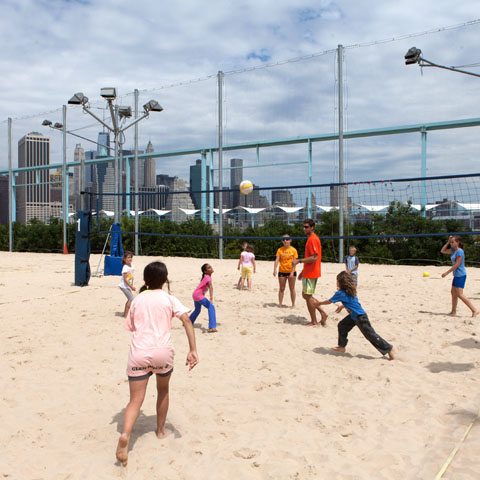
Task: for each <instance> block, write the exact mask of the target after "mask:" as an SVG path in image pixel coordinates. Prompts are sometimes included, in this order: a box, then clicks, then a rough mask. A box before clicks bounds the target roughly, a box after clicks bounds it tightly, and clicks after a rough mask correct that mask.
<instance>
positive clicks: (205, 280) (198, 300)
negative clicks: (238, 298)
mask: <svg viewBox="0 0 480 480" xmlns="http://www.w3.org/2000/svg"><path fill="white" fill-rule="evenodd" d="M212 273H213V268H212V266H211V265H209V264H208V263H205V264H203V265H202V279H201V281H200V283H199V284H198V286H197V288H196V289H195V290H194V292H193V295H192V297H193V301H194V302H195V310H194V311H193V312H192V313H191V314H190V320H191V322H192V324H193V323H195V320H196V319H197V317H198V315H199V314H200V310H201V309H202V305H203V306H204V307H205V308H206V309H207V310H208V332H209V333H213V332H216V331H217V319H216V316H215V307H214V305H213V284H212ZM207 290H208V292H209V295H210V301H208V299H207V298H206V297H205V292H206V291H207Z"/></svg>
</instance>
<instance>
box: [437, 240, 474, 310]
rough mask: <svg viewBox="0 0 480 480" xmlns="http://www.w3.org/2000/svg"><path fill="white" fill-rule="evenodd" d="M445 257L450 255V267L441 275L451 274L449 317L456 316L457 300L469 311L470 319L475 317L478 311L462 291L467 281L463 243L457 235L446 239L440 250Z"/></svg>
mask: <svg viewBox="0 0 480 480" xmlns="http://www.w3.org/2000/svg"><path fill="white" fill-rule="evenodd" d="M440 252H441V253H444V254H445V255H450V260H451V261H452V267H451V268H449V269H448V270H447V271H446V272H444V273H442V278H444V277H446V276H447V275H448V274H449V273H451V272H453V281H452V289H451V290H450V292H451V294H452V311H451V312H450V313H449V315H452V316H455V315H456V314H457V304H458V299H460V300H461V301H462V302H463V303H464V304H465V305H466V306H467V307H468V308H469V309H470V310H471V311H472V317H476V316H477V315H478V313H479V311H478V310H477V309H476V308H475V306H474V305H473V303H472V302H471V301H470V300H469V299H468V298H467V297H466V296H465V295H464V293H463V289H464V288H465V282H466V281H467V269H466V268H465V252H464V251H463V243H462V241H461V238H460V237H459V236H458V235H454V236H451V235H450V237H448V241H447V243H446V244H445V245H444V246H443V247H442V249H441V250H440Z"/></svg>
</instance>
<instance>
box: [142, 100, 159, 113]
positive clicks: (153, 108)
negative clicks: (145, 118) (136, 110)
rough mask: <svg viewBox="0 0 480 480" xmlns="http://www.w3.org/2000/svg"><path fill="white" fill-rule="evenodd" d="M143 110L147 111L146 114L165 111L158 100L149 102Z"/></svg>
mask: <svg viewBox="0 0 480 480" xmlns="http://www.w3.org/2000/svg"><path fill="white" fill-rule="evenodd" d="M143 109H144V110H145V113H149V112H161V111H163V107H162V106H161V105H160V104H159V103H158V102H157V101H156V100H150V101H149V102H147V103H146V104H145V105H144V106H143Z"/></svg>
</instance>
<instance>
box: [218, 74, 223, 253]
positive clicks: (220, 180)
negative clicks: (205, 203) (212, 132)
mask: <svg viewBox="0 0 480 480" xmlns="http://www.w3.org/2000/svg"><path fill="white" fill-rule="evenodd" d="M217 82H218V235H219V238H218V258H219V259H220V260H223V72H222V71H219V72H218V74H217Z"/></svg>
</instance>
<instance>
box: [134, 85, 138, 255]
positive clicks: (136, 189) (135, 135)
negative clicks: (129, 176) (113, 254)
mask: <svg viewBox="0 0 480 480" xmlns="http://www.w3.org/2000/svg"><path fill="white" fill-rule="evenodd" d="M134 98H135V105H134V107H135V118H136V119H137V118H138V90H137V89H135V91H134ZM133 148H134V149H135V158H134V160H133V171H134V172H135V185H134V189H135V255H138V224H139V219H138V211H139V195H138V123H137V124H135V130H134V144H133Z"/></svg>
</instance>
